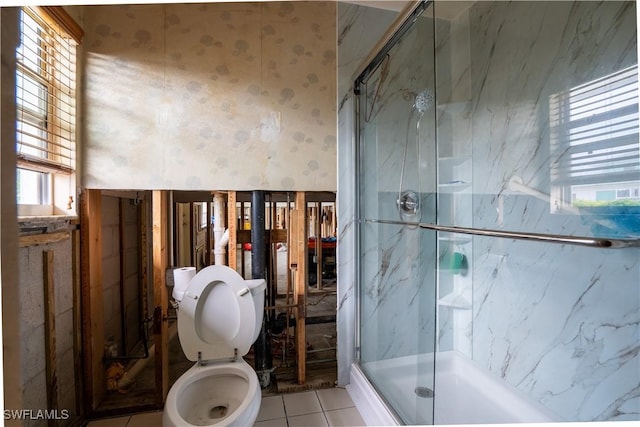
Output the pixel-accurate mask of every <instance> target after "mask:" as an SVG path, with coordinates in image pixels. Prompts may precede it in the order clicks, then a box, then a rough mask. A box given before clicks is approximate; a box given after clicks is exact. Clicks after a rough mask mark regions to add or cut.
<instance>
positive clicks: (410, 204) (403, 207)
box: [398, 191, 420, 215]
mask: <svg viewBox="0 0 640 427" xmlns="http://www.w3.org/2000/svg"><path fill="white" fill-rule="evenodd" d="M398 208H399V209H400V211H401V212H402V213H405V214H411V215H415V214H417V213H418V211H419V210H420V199H419V197H418V193H416V192H415V191H405V192H403V193H402V194H401V195H400V198H398Z"/></svg>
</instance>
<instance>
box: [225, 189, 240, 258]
mask: <svg viewBox="0 0 640 427" xmlns="http://www.w3.org/2000/svg"><path fill="white" fill-rule="evenodd" d="M227 228H228V229H229V245H228V247H227V254H228V264H229V267H231V268H233V269H234V270H236V269H237V267H238V239H237V233H238V215H237V213H236V192H235V191H229V192H228V193H227Z"/></svg>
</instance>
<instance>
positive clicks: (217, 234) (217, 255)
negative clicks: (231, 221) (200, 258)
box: [213, 192, 229, 265]
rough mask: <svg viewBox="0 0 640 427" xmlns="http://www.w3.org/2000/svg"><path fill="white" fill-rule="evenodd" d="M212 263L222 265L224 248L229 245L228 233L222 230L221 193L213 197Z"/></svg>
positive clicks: (222, 207) (223, 211) (223, 215)
mask: <svg viewBox="0 0 640 427" xmlns="http://www.w3.org/2000/svg"><path fill="white" fill-rule="evenodd" d="M213 218H214V220H213V263H214V264H215V265H224V256H225V254H226V253H227V251H226V250H225V247H226V246H227V244H228V243H229V231H228V230H226V229H225V228H224V225H225V210H224V197H223V196H222V193H218V192H216V193H214V195H213Z"/></svg>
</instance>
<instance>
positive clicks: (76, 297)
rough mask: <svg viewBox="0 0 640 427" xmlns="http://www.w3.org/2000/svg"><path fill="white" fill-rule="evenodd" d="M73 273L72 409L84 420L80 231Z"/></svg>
mask: <svg viewBox="0 0 640 427" xmlns="http://www.w3.org/2000/svg"><path fill="white" fill-rule="evenodd" d="M71 239H72V240H71V243H72V244H71V253H72V259H73V261H72V263H71V264H72V271H73V276H72V277H73V279H72V280H73V372H74V378H75V381H74V383H75V393H76V401H75V407H74V408H70V409H72V412H73V413H75V417H76V418H80V419H84V400H85V398H84V385H83V372H84V369H82V310H81V307H82V289H81V280H80V274H81V273H80V250H81V245H80V231H79V229H78V230H74V231H73V232H72V233H71Z"/></svg>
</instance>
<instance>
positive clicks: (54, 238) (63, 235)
mask: <svg viewBox="0 0 640 427" xmlns="http://www.w3.org/2000/svg"><path fill="white" fill-rule="evenodd" d="M70 237H71V232H70V231H57V232H55V233H45V234H31V235H27V236H20V237H18V246H19V247H21V248H26V247H27V246H36V245H46V244H49V243H58V242H62V241H64V240H67V239H69V238H70Z"/></svg>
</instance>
